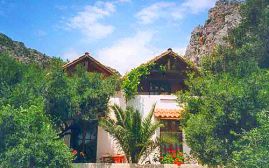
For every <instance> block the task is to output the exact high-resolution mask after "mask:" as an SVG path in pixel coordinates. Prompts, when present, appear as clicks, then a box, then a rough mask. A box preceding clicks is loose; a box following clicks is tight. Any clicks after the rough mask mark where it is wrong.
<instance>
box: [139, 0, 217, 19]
mask: <svg viewBox="0 0 269 168" xmlns="http://www.w3.org/2000/svg"><path fill="white" fill-rule="evenodd" d="M215 2H216V0H185V1H183V2H182V3H172V2H166V1H163V2H156V3H153V4H151V5H150V6H148V7H145V8H143V9H142V10H140V11H139V12H138V13H137V14H136V15H135V16H136V18H137V19H138V22H139V23H142V24H152V23H154V22H155V21H157V20H159V19H163V20H172V21H174V20H180V19H183V18H184V17H185V16H186V15H188V14H190V13H193V14H197V13H199V12H202V11H205V10H208V9H209V8H211V7H213V6H214V4H215Z"/></svg>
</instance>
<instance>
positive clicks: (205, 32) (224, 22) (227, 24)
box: [185, 0, 241, 64]
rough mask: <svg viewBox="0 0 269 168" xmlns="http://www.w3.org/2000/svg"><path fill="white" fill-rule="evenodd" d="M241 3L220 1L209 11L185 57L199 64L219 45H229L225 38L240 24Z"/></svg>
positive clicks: (194, 33)
mask: <svg viewBox="0 0 269 168" xmlns="http://www.w3.org/2000/svg"><path fill="white" fill-rule="evenodd" d="M239 7H240V3H239V2H237V1H230V0H219V1H217V2H216V5H215V7H214V8H212V9H210V10H209V13H208V20H207V21H206V23H205V24H204V26H198V27H196V28H195V29H194V30H193V32H192V34H191V39H190V43H189V45H188V47H187V50H186V53H185V57H186V58H188V59H190V60H191V61H193V62H194V63H195V64H199V61H200V60H201V57H203V56H206V55H209V54H210V53H212V51H213V50H214V48H215V46H217V45H224V46H225V45H227V42H226V41H225V39H224V37H227V36H228V33H229V32H230V31H231V30H232V29H234V28H235V27H237V26H238V25H239V24H240V21H241V16H240V9H239Z"/></svg>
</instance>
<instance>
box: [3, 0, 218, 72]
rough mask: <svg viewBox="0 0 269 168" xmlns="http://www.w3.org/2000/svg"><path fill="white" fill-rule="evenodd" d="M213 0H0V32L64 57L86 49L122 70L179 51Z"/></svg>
mask: <svg viewBox="0 0 269 168" xmlns="http://www.w3.org/2000/svg"><path fill="white" fill-rule="evenodd" d="M215 2H216V0H158V1H157V0H49V1H48V0H0V32H1V33H4V34H6V35H7V36H9V37H11V38H12V39H13V40H16V41H21V42H23V43H24V44H25V45H26V46H27V47H29V48H33V49H37V50H38V51H40V52H42V53H45V54H47V55H49V56H56V57H61V58H62V59H63V60H70V61H72V60H74V59H75V58H77V57H79V56H81V55H83V54H84V53H85V52H89V53H90V54H91V55H92V56H93V57H94V58H95V59H97V60H99V61H100V62H101V63H103V64H104V65H107V66H110V67H112V68H115V69H117V70H118V71H119V72H120V73H121V74H124V73H126V72H128V71H130V70H131V69H132V68H134V67H136V66H138V65H140V64H141V63H143V62H146V61H148V60H150V59H152V58H153V57H154V56H156V55H159V54H161V53H162V52H164V51H166V50H167V49H168V48H172V49H173V51H175V52H177V53H179V54H181V55H184V53H185V50H186V47H187V45H188V43H189V40H190V36H191V32H192V30H193V29H194V28H195V27H196V26H198V25H203V24H204V22H205V20H206V19H207V16H208V10H209V9H210V8H212V7H213V6H214V5H215Z"/></svg>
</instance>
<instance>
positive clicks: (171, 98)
mask: <svg viewBox="0 0 269 168" xmlns="http://www.w3.org/2000/svg"><path fill="white" fill-rule="evenodd" d="M155 103H156V107H155V108H161V109H163V108H165V109H175V108H181V107H179V106H178V104H177V102H176V96H175V95H137V96H136V97H135V98H134V99H132V100H130V101H128V103H126V102H125V99H124V97H123V94H122V93H120V92H119V93H117V95H116V96H114V97H112V98H111V99H110V105H113V104H117V105H119V106H120V107H122V108H126V106H133V107H134V108H136V109H137V110H139V111H140V112H141V114H142V116H143V117H146V116H147V114H148V113H149V112H150V111H151V109H152V107H153V105H154V104H155ZM156 120H158V119H157V118H153V121H156ZM183 133H184V132H183ZM158 136H160V130H157V131H156V133H155V135H154V136H153V138H154V139H155V138H156V137H158ZM183 137H184V135H183ZM155 152H158V151H155ZM183 152H184V153H187V154H189V152H190V148H189V147H188V146H187V144H186V143H185V142H183ZM118 153H122V152H121V150H120V149H119V148H118V146H117V145H116V143H115V142H114V141H113V139H112V137H111V136H110V135H109V134H108V133H107V132H105V131H104V130H103V129H102V128H100V127H98V140H97V161H99V159H100V158H101V157H102V156H103V155H107V154H110V155H115V154H118ZM148 159H150V160H151V161H152V159H153V154H152V155H151V156H150V157H149V158H148Z"/></svg>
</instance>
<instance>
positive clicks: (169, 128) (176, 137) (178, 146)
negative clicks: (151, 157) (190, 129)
mask: <svg viewBox="0 0 269 168" xmlns="http://www.w3.org/2000/svg"><path fill="white" fill-rule="evenodd" d="M161 122H162V123H163V124H164V127H161V128H160V136H161V138H164V137H165V138H169V139H172V141H174V142H172V143H162V144H161V146H160V147H161V155H162V154H166V153H168V152H169V151H171V150H174V151H177V152H182V151H183V147H182V141H183V140H182V131H181V129H180V123H179V121H178V120H161Z"/></svg>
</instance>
